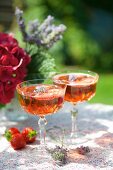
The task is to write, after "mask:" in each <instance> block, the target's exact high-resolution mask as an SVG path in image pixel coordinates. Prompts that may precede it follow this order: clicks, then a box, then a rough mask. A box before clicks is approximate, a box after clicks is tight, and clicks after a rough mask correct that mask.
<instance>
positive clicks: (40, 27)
mask: <svg viewBox="0 0 113 170" xmlns="http://www.w3.org/2000/svg"><path fill="white" fill-rule="evenodd" d="M15 15H16V17H17V22H18V25H19V27H20V30H21V32H22V35H23V39H24V41H25V42H28V43H31V44H35V45H37V46H38V47H43V48H45V49H49V48H51V47H52V46H53V45H54V44H55V43H56V42H57V41H58V40H60V39H62V34H63V33H64V31H65V30H66V26H65V25H63V24H61V25H58V26H55V25H54V24H53V22H54V17H52V16H50V15H49V16H48V17H47V18H46V19H45V20H44V21H43V22H42V23H41V24H40V23H39V21H38V20H37V19H35V20H33V21H30V22H29V24H28V32H27V31H26V26H25V22H24V19H23V11H21V10H20V9H19V8H16V12H15Z"/></svg>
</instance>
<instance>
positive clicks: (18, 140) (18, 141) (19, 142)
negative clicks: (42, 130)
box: [6, 133, 26, 150]
mask: <svg viewBox="0 0 113 170" xmlns="http://www.w3.org/2000/svg"><path fill="white" fill-rule="evenodd" d="M6 139H7V140H8V141H9V142H10V144H11V146H12V147H13V149H15V150H17V149H22V148H25V146H26V142H25V140H24V137H23V136H22V134H21V133H15V134H10V135H8V136H6Z"/></svg>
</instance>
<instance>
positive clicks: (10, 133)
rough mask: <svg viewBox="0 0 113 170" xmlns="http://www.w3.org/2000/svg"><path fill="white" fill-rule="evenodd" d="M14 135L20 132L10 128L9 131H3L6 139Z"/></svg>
mask: <svg viewBox="0 0 113 170" xmlns="http://www.w3.org/2000/svg"><path fill="white" fill-rule="evenodd" d="M16 133H20V131H19V130H18V129H17V128H15V127H11V128H9V129H7V130H6V131H5V134H4V136H5V137H6V138H8V136H9V138H10V136H11V135H14V134H16Z"/></svg>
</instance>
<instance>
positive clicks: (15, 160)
mask: <svg viewBox="0 0 113 170" xmlns="http://www.w3.org/2000/svg"><path fill="white" fill-rule="evenodd" d="M71 107H72V106H71V105H69V104H68V103H65V105H64V108H63V109H61V110H60V111H59V112H58V113H56V114H54V115H50V116H47V120H48V125H47V136H48V137H47V144H48V146H51V147H52V146H54V145H56V144H57V145H61V143H62V139H63V141H64V145H65V146H66V147H67V148H69V147H70V148H76V147H77V146H79V145H84V146H89V147H90V150H91V152H90V153H88V154H87V155H85V156H81V155H79V154H75V156H74V158H73V159H68V163H67V164H66V165H65V166H62V167H59V166H58V165H56V163H55V161H53V160H52V158H51V156H50V155H49V154H48V153H47V152H46V151H45V150H44V149H43V148H41V147H40V146H39V145H38V140H37V141H36V142H35V143H34V144H32V145H27V147H26V148H25V149H23V150H19V151H15V150H13V149H12V148H11V147H10V144H9V143H8V142H7V141H6V140H5V139H4V137H3V133H4V131H5V129H7V128H9V127H12V126H16V127H18V128H19V129H20V130H21V129H22V128H23V127H25V126H32V127H34V128H35V129H38V125H37V121H38V118H37V117H35V116H29V118H28V120H26V121H22V122H11V121H9V120H8V118H7V116H6V115H5V114H4V110H0V116H1V118H0V170H16V169H18V170H23V169H24V170H37V169H40V170H45V169H46V170H79V169H80V170H82V169H83V170H84V169H87V170H101V169H102V170H111V169H113V106H108V105H103V104H87V103H84V104H80V105H78V106H77V108H78V110H79V113H78V116H77V127H78V132H77V133H78V139H79V140H78V141H80V142H77V143H76V141H77V140H75V141H74V142H75V143H76V144H74V143H73V144H71V143H70V140H69V137H68V136H69V134H70V132H71V116H70V110H71Z"/></svg>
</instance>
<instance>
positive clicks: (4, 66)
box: [0, 33, 31, 104]
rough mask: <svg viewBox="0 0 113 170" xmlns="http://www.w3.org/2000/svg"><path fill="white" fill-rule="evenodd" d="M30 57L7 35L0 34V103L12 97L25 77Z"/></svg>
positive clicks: (4, 102) (6, 101)
mask: <svg viewBox="0 0 113 170" xmlns="http://www.w3.org/2000/svg"><path fill="white" fill-rule="evenodd" d="M30 59H31V58H30V56H29V55H28V54H27V53H26V52H25V51H24V50H23V49H22V48H20V47H19V45H18V42H17V40H16V39H14V38H13V37H12V36H11V35H9V34H4V33H0V103H2V104H6V103H9V102H10V101H11V99H12V98H13V97H14V93H15V88H16V85H17V84H18V83H20V82H21V81H23V80H24V78H25V77H26V75H27V65H28V64H29V62H30Z"/></svg>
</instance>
